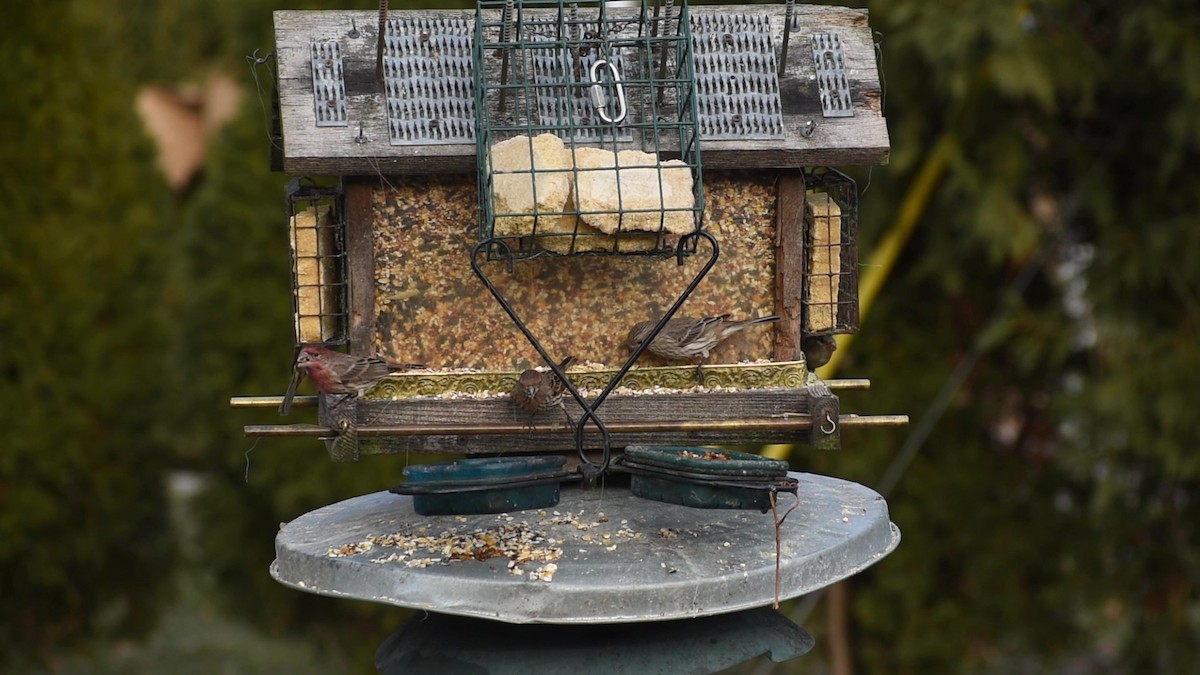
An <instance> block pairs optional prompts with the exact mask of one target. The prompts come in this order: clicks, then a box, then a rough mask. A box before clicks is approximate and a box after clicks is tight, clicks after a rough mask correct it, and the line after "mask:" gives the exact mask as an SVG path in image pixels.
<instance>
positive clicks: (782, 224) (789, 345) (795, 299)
mask: <svg viewBox="0 0 1200 675" xmlns="http://www.w3.org/2000/svg"><path fill="white" fill-rule="evenodd" d="M775 195H776V200H775V313H776V314H778V315H779V317H780V319H779V323H778V324H776V326H775V360H776V361H797V360H799V359H800V354H801V353H802V352H801V349H800V340H801V334H800V319H801V315H802V312H801V302H800V289H801V284H802V283H803V280H804V175H803V174H802V173H800V171H798V170H795V169H790V170H782V171H780V172H779V174H778V177H777V179H776V183H775Z"/></svg>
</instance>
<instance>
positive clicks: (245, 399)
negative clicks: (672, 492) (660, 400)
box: [229, 378, 871, 408]
mask: <svg viewBox="0 0 1200 675" xmlns="http://www.w3.org/2000/svg"><path fill="white" fill-rule="evenodd" d="M825 384H827V385H829V388H830V389H832V390H834V391H849V390H860V389H870V388H871V381H870V380H868V379H866V378H850V379H843V380H826V382H825ZM317 401H318V397H316V396H295V397H293V398H292V407H293V408H315V407H317ZM280 403H283V397H282V396H233V397H231V398H230V399H229V406H230V407H231V408H278V407H279V404H280Z"/></svg>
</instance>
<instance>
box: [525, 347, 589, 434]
mask: <svg viewBox="0 0 1200 675" xmlns="http://www.w3.org/2000/svg"><path fill="white" fill-rule="evenodd" d="M574 360H575V357H574V356H568V357H567V358H565V359H563V360H562V362H560V363H559V364H558V369H559V370H562V371H566V369H567V366H569V365H571V362H572V361H574ZM566 388H567V387H566V385H565V384H563V381H562V380H560V379H559V378H558V376H557V375H555V374H554V371H553V370H547V371H538V370H534V369H533V368H530V369H528V370H526V371H525V372H523V373H521V376H520V377H518V378H517V386H515V387H513V390H512V394H511V396H512V400H513V403H515V404H516V405H517V407H518V408H520V409H521V410H524V411H525V412H527V413H529V423H530V425H531V426H532V424H533V416H534V415H536V414H538V412H540V411H542V410H546V409H547V408H553V407H555V406H558V407H559V408H560V409H561V410H562V411H563V414H564V415H566V416H567V423H568V424H570V425H572V426H574V425H575V420H573V419H571V413H569V412H567V406H566V405H564V404H563V392H564V391H566Z"/></svg>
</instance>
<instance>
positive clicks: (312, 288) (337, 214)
mask: <svg viewBox="0 0 1200 675" xmlns="http://www.w3.org/2000/svg"><path fill="white" fill-rule="evenodd" d="M284 201H285V203H286V209H287V218H288V240H289V244H290V249H291V258H292V320H293V321H292V324H293V329H294V335H295V339H296V345H297V347H299V346H300V345H303V344H313V343H324V344H330V345H338V344H344V343H345V342H346V339H347V329H348V321H347V313H346V305H347V302H346V296H347V292H346V286H347V284H346V277H347V274H346V272H347V270H346V235H345V219H344V215H343V214H344V208H343V197H342V188H341V186H340V185H336V186H321V185H317V184H315V183H314V182H313V181H312V180H310V179H308V178H297V179H295V180H293V181H292V182H291V183H289V184H288V186H287V189H286V191H285V198H284Z"/></svg>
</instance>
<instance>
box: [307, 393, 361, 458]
mask: <svg viewBox="0 0 1200 675" xmlns="http://www.w3.org/2000/svg"><path fill="white" fill-rule="evenodd" d="M317 419H318V420H319V421H320V422H321V424H323V425H325V426H327V427H329V428H330V429H333V431H334V434H335V435H334V436H332V437H330V438H322V439H321V440H323V441H325V449H326V450H328V451H329V459H331V460H333V461H335V462H357V461H358V460H359V459H360V458H361V457H362V452H361V450H360V449H359V446H358V433H357V431H356V430H357V428H358V397H357V396H338V395H333V396H330V395H328V394H321V404H320V412H319V413H318V417H317Z"/></svg>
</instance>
